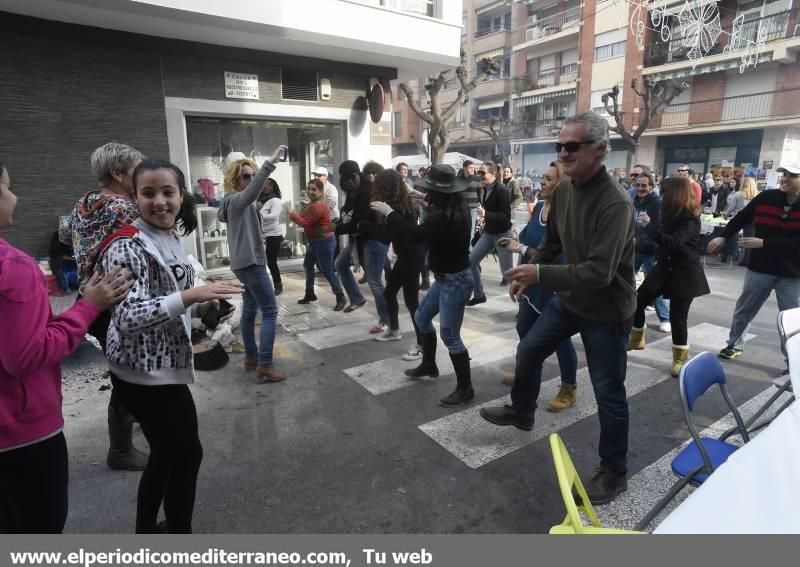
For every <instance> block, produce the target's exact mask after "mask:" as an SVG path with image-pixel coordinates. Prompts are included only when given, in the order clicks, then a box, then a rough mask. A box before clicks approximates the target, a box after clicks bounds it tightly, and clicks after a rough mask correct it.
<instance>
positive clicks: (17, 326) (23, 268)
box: [0, 255, 100, 377]
mask: <svg viewBox="0 0 800 567" xmlns="http://www.w3.org/2000/svg"><path fill="white" fill-rule="evenodd" d="M11 262H13V269H9V268H12V266H9V265H8V263H11ZM8 263H6V265H5V266H4V269H3V270H2V274H0V321H2V322H3V326H4V328H5V329H7V330H9V331H10V332H8V333H4V337H3V340H2V341H0V365H2V367H3V368H4V369H5V370H6V372H8V374H10V375H12V376H17V377H25V376H27V375H30V374H33V373H35V372H36V371H38V370H39V369H41V368H43V367H46V366H50V365H52V364H55V363H57V362H60V361H61V359H62V358H64V357H65V356H67V355H68V354H70V353H71V352H72V351H73V350H75V348H76V347H77V346H78V345H79V344H80V342H81V340H82V339H83V337H84V335H86V330H87V329H88V328H89V325H90V324H91V323H92V321H94V320H95V319H96V318H97V316H98V315H99V314H100V311H99V310H98V309H97V307H95V306H94V305H93V304H91V303H89V302H88V301H86V300H84V299H81V300H79V301H78V302H77V303H76V304H75V305H74V306H73V307H71V308H70V309H69V310H67V311H66V312H64V313H62V314H61V315H59V316H58V317H55V318H53V317H52V313H51V311H50V303H49V301H48V299H47V288H46V286H45V283H44V279H43V277H42V274H41V272H40V271H39V268H38V266H36V264H34V263H33V260H31V259H30V258H24V257H23V256H22V255H20V256H17V257H16V258H13V259H9V262H8Z"/></svg>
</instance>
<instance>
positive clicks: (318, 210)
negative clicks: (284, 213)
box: [289, 199, 333, 241]
mask: <svg viewBox="0 0 800 567" xmlns="http://www.w3.org/2000/svg"><path fill="white" fill-rule="evenodd" d="M289 218H290V219H291V220H292V222H294V223H296V224H298V225H300V226H302V227H303V232H305V234H306V236H307V237H308V240H309V241H316V240H325V239H327V238H330V237H331V236H333V233H332V232H331V211H330V209H329V208H328V202H327V201H326V200H325V199H319V200H317V201H311V202H310V203H309V204H307V205H305V206H304V207H303V208H302V209H301V211H300V214H299V215H298V214H297V213H295V212H293V211H291V212H289Z"/></svg>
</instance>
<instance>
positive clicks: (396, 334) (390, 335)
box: [375, 329, 403, 343]
mask: <svg viewBox="0 0 800 567" xmlns="http://www.w3.org/2000/svg"><path fill="white" fill-rule="evenodd" d="M402 338H403V335H401V334H400V331H392V330H391V329H386V330H384V331H383V332H382V333H381V334H380V335H378V336H377V337H375V340H376V341H380V342H382V343H385V342H387V341H399V340H400V339H402Z"/></svg>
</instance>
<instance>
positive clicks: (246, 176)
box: [240, 173, 256, 181]
mask: <svg viewBox="0 0 800 567" xmlns="http://www.w3.org/2000/svg"><path fill="white" fill-rule="evenodd" d="M255 176H256V174H255V173H242V175H240V177H241V178H242V179H244V180H245V181H250V180H251V179H253V177H255Z"/></svg>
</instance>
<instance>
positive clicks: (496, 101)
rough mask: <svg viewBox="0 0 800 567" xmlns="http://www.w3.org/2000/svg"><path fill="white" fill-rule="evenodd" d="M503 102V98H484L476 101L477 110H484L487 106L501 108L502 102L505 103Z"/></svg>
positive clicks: (504, 100)
mask: <svg viewBox="0 0 800 567" xmlns="http://www.w3.org/2000/svg"><path fill="white" fill-rule="evenodd" d="M505 102H506V99H505V98H495V99H491V100H485V101H482V102H479V103H478V110H486V109H487V108H503V104H505Z"/></svg>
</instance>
